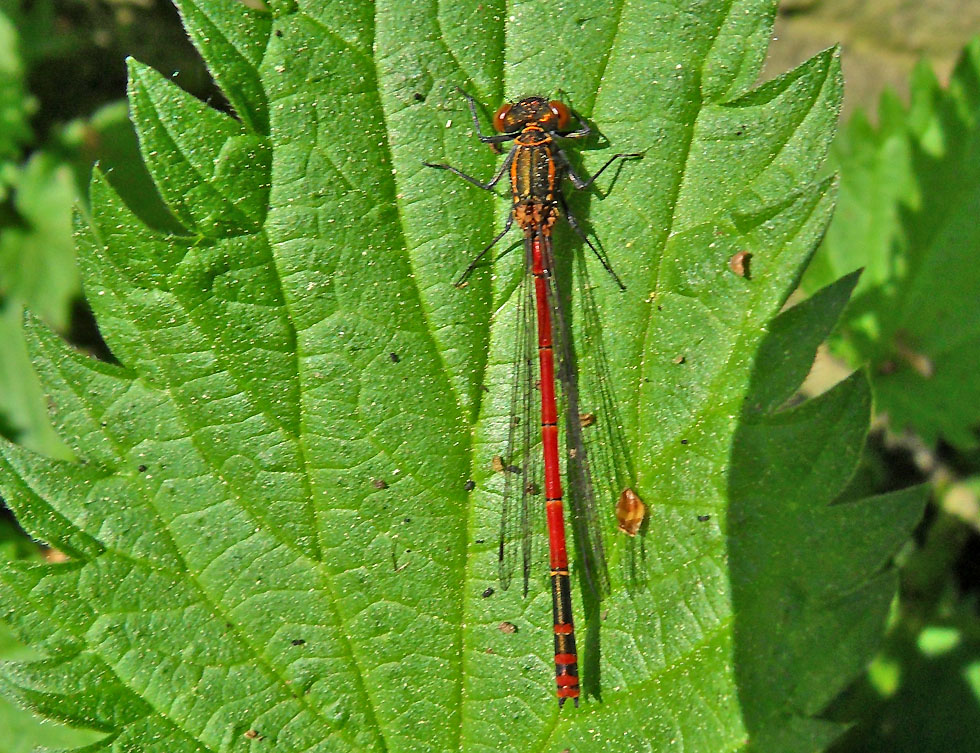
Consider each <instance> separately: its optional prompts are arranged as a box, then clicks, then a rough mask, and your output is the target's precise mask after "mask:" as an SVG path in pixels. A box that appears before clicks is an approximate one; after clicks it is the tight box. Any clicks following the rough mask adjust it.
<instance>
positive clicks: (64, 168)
mask: <svg viewBox="0 0 980 753" xmlns="http://www.w3.org/2000/svg"><path fill="white" fill-rule="evenodd" d="M75 197H76V192H75V183H74V179H73V175H72V171H71V168H70V167H69V166H68V165H66V164H65V163H64V162H62V161H61V160H59V159H58V158H57V157H55V156H54V155H51V154H48V153H46V152H36V153H35V154H34V155H33V156H32V157H31V158H30V159H29V160H28V162H27V164H26V165H25V166H24V167H23V169H22V170H21V171H20V174H19V175H18V177H17V184H16V191H15V193H14V207H15V209H16V211H17V214H18V218H19V222H18V224H15V225H13V224H12V225H9V226H6V227H2V228H0V291H2V293H3V295H4V297H6V298H11V299H13V300H15V301H19V302H22V303H28V304H29V305H30V307H31V310H32V311H34V312H35V313H37V314H39V315H41V316H42V317H43V318H44V320H45V321H47V322H49V323H50V324H51V326H53V327H57V328H58V329H61V330H63V329H65V328H66V327H67V325H68V321H69V315H70V307H71V301H72V298H73V297H74V296H75V295H77V294H78V292H79V279H78V269H77V268H76V266H75V249H74V245H73V243H72V228H71V213H72V207H73V205H74V203H75Z"/></svg>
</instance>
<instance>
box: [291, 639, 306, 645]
mask: <svg viewBox="0 0 980 753" xmlns="http://www.w3.org/2000/svg"><path fill="white" fill-rule="evenodd" d="M290 643H292V644H293V645H294V646H305V645H306V641H305V640H304V639H303V638H293V640H291V641H290Z"/></svg>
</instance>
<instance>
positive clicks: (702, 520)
mask: <svg viewBox="0 0 980 753" xmlns="http://www.w3.org/2000/svg"><path fill="white" fill-rule="evenodd" d="M709 520H711V516H710V515H698V522H700V523H707V522H708V521H709Z"/></svg>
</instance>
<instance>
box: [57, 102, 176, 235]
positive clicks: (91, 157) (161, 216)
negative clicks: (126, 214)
mask: <svg viewBox="0 0 980 753" xmlns="http://www.w3.org/2000/svg"><path fill="white" fill-rule="evenodd" d="M58 142H59V143H58V146H59V148H60V150H61V153H62V154H63V156H64V157H65V159H66V160H68V161H71V162H72V164H73V167H74V171H75V176H76V181H77V182H78V184H79V185H80V186H87V185H88V182H89V180H90V178H91V175H92V165H93V163H95V164H98V166H99V169H101V170H102V171H103V172H104V173H105V174H106V177H107V178H108V179H109V182H111V183H112V185H113V187H115V189H116V190H117V191H119V192H120V193H121V194H123V195H124V196H125V197H126V200H127V202H128V204H129V206H130V208H132V210H133V211H134V212H136V214H138V215H139V217H140V219H141V220H143V221H144V222H146V223H147V224H148V225H150V226H151V227H155V228H158V229H163V230H171V231H174V232H176V231H179V230H180V224H179V223H176V222H174V218H173V215H172V214H171V213H170V211H169V210H168V209H167V207H166V205H165V204H164V203H163V200H162V199H161V198H160V194H159V193H157V189H156V186H154V185H153V179H152V178H151V177H150V174H149V172H148V171H147V169H146V166H145V165H144V164H143V160H142V159H141V158H140V151H139V142H138V141H137V138H136V132H135V131H134V130H133V124H132V123H131V122H130V120H129V104H128V103H127V102H125V101H120V102H113V103H111V104H108V105H105V106H104V107H101V108H99V109H98V110H96V111H95V112H94V113H92V115H91V117H89V118H80V119H78V120H74V121H72V122H71V123H69V124H68V125H66V126H65V127H64V128H63V129H62V131H61V133H60V134H59V138H58Z"/></svg>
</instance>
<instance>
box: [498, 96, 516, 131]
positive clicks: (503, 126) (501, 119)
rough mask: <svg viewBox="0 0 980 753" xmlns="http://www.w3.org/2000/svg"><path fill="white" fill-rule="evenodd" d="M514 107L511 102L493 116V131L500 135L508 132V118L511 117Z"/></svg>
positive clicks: (501, 107)
mask: <svg viewBox="0 0 980 753" xmlns="http://www.w3.org/2000/svg"><path fill="white" fill-rule="evenodd" d="M513 106H514V105H512V104H511V103H510V102H507V103H506V104H503V105H501V106H500V109H499V110H497V114H496V115H494V116H493V130H495V131H497V132H498V133H504V131H506V130H507V116H508V115H510V110H511V108H512V107H513Z"/></svg>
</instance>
